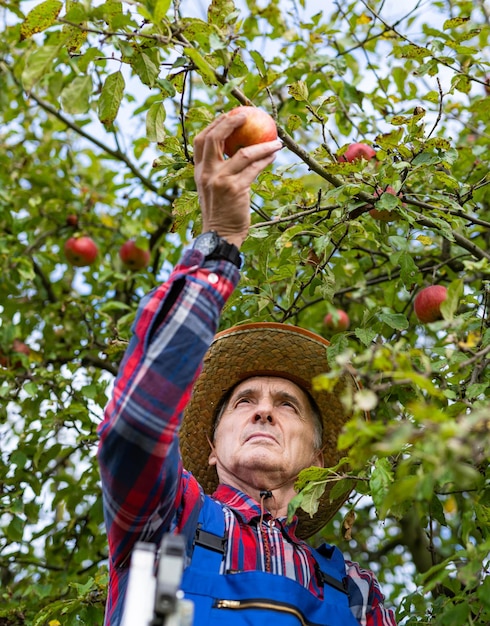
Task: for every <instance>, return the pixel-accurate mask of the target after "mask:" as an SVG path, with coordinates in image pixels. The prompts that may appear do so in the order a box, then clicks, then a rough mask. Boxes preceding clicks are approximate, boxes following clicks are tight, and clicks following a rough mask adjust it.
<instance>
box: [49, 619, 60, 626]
mask: <svg viewBox="0 0 490 626" xmlns="http://www.w3.org/2000/svg"><path fill="white" fill-rule="evenodd" d="M48 626H61V622H58V620H57V619H52V620H50V621H49V622H48Z"/></svg>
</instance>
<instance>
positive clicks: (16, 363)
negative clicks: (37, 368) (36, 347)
mask: <svg viewBox="0 0 490 626" xmlns="http://www.w3.org/2000/svg"><path fill="white" fill-rule="evenodd" d="M30 353H31V349H30V348H29V346H28V345H27V344H25V343H24V342H23V341H21V340H20V339H14V340H13V342H12V347H11V349H10V350H9V352H8V353H7V354H5V353H4V352H3V351H2V350H0V366H1V367H13V368H14V369H17V368H19V367H22V365H23V363H22V359H19V358H18V357H16V356H15V355H16V354H25V355H26V356H29V355H30Z"/></svg>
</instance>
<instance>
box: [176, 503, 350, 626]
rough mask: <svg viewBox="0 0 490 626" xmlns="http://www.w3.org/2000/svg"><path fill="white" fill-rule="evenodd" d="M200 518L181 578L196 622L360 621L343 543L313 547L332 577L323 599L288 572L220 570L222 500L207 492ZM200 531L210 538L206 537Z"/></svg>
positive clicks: (284, 624) (237, 625) (199, 625)
mask: <svg viewBox="0 0 490 626" xmlns="http://www.w3.org/2000/svg"><path fill="white" fill-rule="evenodd" d="M199 523H200V527H199V528H200V531H199V532H198V534H197V535H196V538H197V539H196V542H195V546H194V552H193V556H192V560H191V563H190V565H189V566H188V567H187V568H186V569H185V570H184V574H183V579H182V590H183V591H184V594H185V597H186V598H189V599H190V600H192V601H193V602H194V626H211V625H212V626H218V625H221V626H223V625H225V624H226V626H261V625H262V624H270V625H271V626H276V624H277V625H280V626H298V624H302V625H303V626H316V625H321V626H359V622H358V621H357V620H356V619H355V618H354V616H353V614H352V612H351V610H350V608H349V598H348V596H347V593H346V590H345V586H346V585H345V580H346V572H345V562H344V557H343V556H342V553H341V552H340V550H338V548H334V547H330V546H327V545H326V544H325V546H322V548H321V549H320V550H313V553H314V556H315V559H316V560H317V563H318V565H319V569H320V570H321V572H322V574H323V576H322V578H323V580H324V581H327V582H324V599H323V600H321V599H319V598H317V597H316V596H314V595H313V594H312V593H311V592H310V591H309V590H308V589H306V588H305V587H303V586H302V585H301V584H299V583H297V582H296V581H295V580H292V579H290V578H286V577H285V576H279V575H277V574H271V573H268V572H260V571H247V572H238V573H230V574H220V573H219V571H220V566H221V561H222V559H223V551H222V550H219V546H220V544H223V537H224V530H225V529H224V526H225V523H224V513H223V510H222V508H221V506H220V505H219V504H218V503H216V502H215V501H213V500H211V499H210V498H208V497H206V498H205V501H204V506H203V508H202V511H201V514H200V518H199ZM203 531H204V532H203ZM199 537H205V538H206V539H205V540H203V541H202V542H201V541H200V540H199ZM203 544H206V545H203ZM213 544H214V545H215V547H216V549H214V548H213Z"/></svg>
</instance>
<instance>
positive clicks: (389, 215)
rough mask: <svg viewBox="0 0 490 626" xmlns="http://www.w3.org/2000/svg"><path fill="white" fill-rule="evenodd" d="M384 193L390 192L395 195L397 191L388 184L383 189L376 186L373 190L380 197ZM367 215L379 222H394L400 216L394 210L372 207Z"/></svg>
mask: <svg viewBox="0 0 490 626" xmlns="http://www.w3.org/2000/svg"><path fill="white" fill-rule="evenodd" d="M384 193H390V194H391V195H392V196H396V195H397V193H396V191H395V190H394V189H393V187H392V186H391V185H388V186H387V187H386V188H385V189H381V188H378V189H376V191H375V192H374V195H375V196H376V197H377V198H380V197H381V196H382V195H383V194H384ZM369 215H371V217H374V219H375V220H378V221H379V222H394V221H397V220H399V219H400V216H399V215H398V213H397V212H396V211H388V210H387V209H375V208H374V207H373V208H372V209H371V210H370V211H369Z"/></svg>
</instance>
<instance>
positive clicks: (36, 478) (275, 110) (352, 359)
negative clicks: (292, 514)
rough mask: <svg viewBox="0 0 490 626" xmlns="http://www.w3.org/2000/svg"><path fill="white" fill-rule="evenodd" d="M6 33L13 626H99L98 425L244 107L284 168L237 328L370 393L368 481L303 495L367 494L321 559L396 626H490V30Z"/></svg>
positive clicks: (1, 288) (147, 17)
mask: <svg viewBox="0 0 490 626" xmlns="http://www.w3.org/2000/svg"><path fill="white" fill-rule="evenodd" d="M322 6H323V3H322ZM1 20H2V25H1V28H2V37H1V39H0V116H1V126H0V264H1V274H0V311H1V325H0V438H1V454H0V594H1V602H0V624H2V625H5V626H14V625H24V624H26V625H33V626H44V625H45V624H48V625H50V626H58V625H62V626H65V625H71V624H91V625H92V624H102V620H103V607H104V601H105V590H106V584H107V546H106V540H105V535H104V528H103V520H102V508H101V500H100V487H99V478H98V468H97V465H96V462H95V450H96V446H97V434H96V429H97V425H98V423H99V422H100V420H101V415H102V412H103V408H104V406H105V404H106V402H107V398H108V394H109V393H110V389H111V384H112V381H113V379H114V376H115V373H116V372H117V367H118V363H119V361H120V359H121V356H122V353H123V351H124V348H125V346H126V344H127V342H128V338H129V336H130V327H131V322H132V320H133V317H134V314H135V310H136V307H137V305H138V302H139V300H140V299H141V297H142V296H143V294H145V293H146V292H147V291H148V290H150V289H151V288H153V287H154V286H155V285H157V284H158V283H159V282H161V281H162V280H164V279H165V277H166V276H167V275H168V273H169V271H170V268H171V267H172V266H173V265H174V264H175V263H176V262H177V260H178V259H179V257H180V254H181V253H182V250H183V248H184V247H185V246H186V245H188V243H189V242H190V241H191V239H192V237H193V236H194V234H195V233H197V232H199V228H200V222H199V220H200V217H199V207H198V199H197V194H196V190H195V185H194V180H193V139H194V137H195V135H196V134H197V133H198V132H199V131H200V130H201V129H202V128H203V127H205V126H206V125H207V124H208V123H209V122H210V121H211V120H212V119H214V117H215V116H216V115H217V114H218V113H220V112H223V111H228V110H230V109H232V108H233V107H236V106H239V105H253V106H257V107H260V108H261V109H264V110H265V111H267V112H269V113H270V114H271V115H272V116H273V117H274V119H275V120H276V123H277V127H278V133H279V136H280V138H281V139H282V141H283V143H284V149H283V150H282V151H281V153H280V155H279V157H278V158H277V160H276V162H275V164H274V165H273V166H272V167H270V168H268V169H267V170H266V171H264V172H263V173H262V174H261V175H260V176H259V177H258V179H257V181H256V183H255V184H254V187H253V196H252V206H251V211H252V222H253V226H252V229H251V233H250V236H249V238H248V239H247V241H246V243H245V244H244V247H243V252H244V256H245V259H246V262H245V266H244V269H243V272H242V278H241V282H240V285H239V288H238V289H237V290H236V292H235V293H234V294H233V296H232V298H231V301H230V302H229V303H228V305H227V307H226V310H225V312H224V315H223V320H222V324H223V327H226V326H229V325H232V324H235V323H239V322H240V321H243V320H250V321H260V320H274V321H281V322H287V323H294V324H298V325H300V326H303V327H305V328H309V329H311V330H313V331H316V332H318V333H320V334H322V335H324V336H325V337H327V338H328V339H329V340H330V342H331V343H330V347H329V349H328V355H327V356H328V360H329V364H330V369H329V371H326V372H325V374H324V375H323V376H321V377H320V378H318V379H317V380H315V384H316V385H319V386H322V387H324V388H326V389H332V388H333V387H334V385H335V382H336V380H337V379H338V378H339V376H342V375H343V374H344V373H346V372H355V375H356V377H357V378H358V380H359V383H360V386H359V388H358V389H357V390H356V391H355V392H352V393H351V394H348V395H346V396H345V397H344V398H343V401H344V402H345V404H346V406H347V407H348V408H349V409H351V410H352V415H353V417H352V419H351V420H350V422H349V423H348V424H347V426H346V428H345V431H344V433H343V435H342V439H341V441H340V445H341V446H342V448H344V449H345V450H346V458H347V460H348V464H347V465H343V466H341V467H337V468H327V469H325V470H318V469H317V470H315V471H310V470H306V471H305V472H303V473H302V474H301V475H300V477H299V480H298V487H299V488H301V491H300V492H299V495H298V496H297V498H296V500H295V501H294V503H293V506H301V507H302V508H304V509H305V510H306V511H309V512H313V511H314V510H315V506H316V503H317V501H318V497H319V495H320V494H321V493H322V491H323V489H324V487H325V484H326V483H327V482H333V483H334V488H333V489H334V493H335V494H337V495H340V494H343V493H347V492H348V491H349V490H350V489H352V488H353V491H352V493H351V495H350V497H349V499H348V500H347V502H346V504H345V506H344V507H343V508H342V510H341V512H340V513H339V514H338V515H337V516H336V517H335V518H334V519H333V520H332V521H331V522H329V523H328V524H327V525H326V526H325V528H324V529H323V530H322V532H321V533H320V535H321V537H320V536H319V537H317V538H315V540H316V539H318V540H320V539H324V540H327V541H329V542H331V543H336V544H337V545H339V547H340V548H341V549H342V550H344V552H345V553H346V554H347V555H348V556H349V557H350V558H352V559H354V560H357V561H359V562H361V563H362V564H364V565H367V566H370V567H372V568H373V569H374V570H375V571H376V573H377V575H378V577H379V579H380V581H381V584H382V587H383V590H384V592H385V594H386V602H387V604H388V605H390V606H393V607H395V609H396V612H397V618H398V621H399V622H400V623H403V624H428V623H430V624H434V625H437V626H449V625H451V626H458V625H463V624H475V625H476V624H488V623H490V577H489V576H488V575H487V574H488V567H489V554H490V483H489V478H490V476H489V467H488V458H489V452H490V444H489V441H490V436H489V431H490V401H489V398H490V368H489V359H490V313H489V308H490V271H489V269H490V188H489V185H490V176H489V161H488V150H489V144H490V87H489V85H490V55H489V49H490V48H489V33H490V11H489V8H488V5H487V4H486V3H485V2H483V0H480V1H478V2H469V1H467V0H447V1H446V2H441V1H439V0H426V1H425V2H421V1H420V0H411V1H410V2H406V3H402V2H400V3H390V2H383V1H377V2H376V1H372V2H367V1H364V0H353V1H352V2H347V3H340V2H334V3H325V6H324V7H323V8H322V7H320V3H313V2H307V1H306V0H271V1H270V2H263V3H261V2H257V1H256V0H246V1H242V2H239V1H238V0H235V1H234V0H211V1H208V2H204V1H203V2H200V3H193V2H190V1H185V0H174V1H173V2H171V1H170V0H131V1H127V2H122V1H118V0H106V1H103V0H100V1H95V0H83V1H82V0H80V1H75V0H65V1H62V0H45V1H39V2H27V1H21V2H17V1H13V0H7V1H5V2H2V13H1ZM352 144H363V145H364V146H367V148H366V147H364V149H363V150H361V153H359V151H357V152H356V150H355V149H354V148H353V146H352ZM360 154H362V155H363V156H364V157H365V158H358V157H359V156H360ZM82 238H84V239H83V240H82ZM67 242H70V243H67ZM128 242H132V243H130V244H128ZM81 244H83V245H81ZM123 246H125V248H124V250H125V251H124V252H123V251H121V248H122V247H123ZM436 285H437V286H442V287H444V289H445V291H444V295H445V297H444V298H442V301H441V302H438V303H436V305H437V307H438V309H437V311H436V312H435V313H434V311H431V310H425V313H422V316H416V315H415V313H414V310H413V303H414V299H415V297H416V295H417V294H418V293H419V292H420V291H421V290H422V289H423V288H425V287H429V286H436ZM431 306H434V303H433V302H431V301H430V299H429V301H428V304H427V303H426V307H429V309H430V307H431ZM339 311H341V312H343V313H345V314H347V316H348V320H349V325H346V324H344V325H338V324H337V323H333V324H328V325H326V324H325V319H326V317H327V316H328V315H329V314H330V316H331V318H330V319H331V320H332V319H333V321H334V322H338V321H339V319H340V314H339ZM421 319H422V320H427V319H430V320H432V319H433V321H420V320H421ZM366 414H369V419H366Z"/></svg>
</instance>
